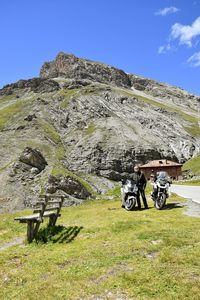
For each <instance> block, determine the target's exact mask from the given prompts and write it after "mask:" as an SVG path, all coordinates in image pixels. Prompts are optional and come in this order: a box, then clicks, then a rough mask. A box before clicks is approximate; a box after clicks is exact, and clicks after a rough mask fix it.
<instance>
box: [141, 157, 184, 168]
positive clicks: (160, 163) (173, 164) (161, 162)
mask: <svg viewBox="0 0 200 300" xmlns="http://www.w3.org/2000/svg"><path fill="white" fill-rule="evenodd" d="M178 166H182V164H178V163H176V162H174V161H171V160H167V159H160V160H152V161H150V162H148V163H147V164H145V165H142V166H140V168H155V167H178Z"/></svg>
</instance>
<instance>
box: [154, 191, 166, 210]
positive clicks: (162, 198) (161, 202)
mask: <svg viewBox="0 0 200 300" xmlns="http://www.w3.org/2000/svg"><path fill="white" fill-rule="evenodd" d="M165 202H166V195H165V194H164V193H162V194H160V195H158V197H157V198H156V200H155V202H154V206H155V208H156V209H158V210H160V209H162V208H163V207H164V206H165Z"/></svg>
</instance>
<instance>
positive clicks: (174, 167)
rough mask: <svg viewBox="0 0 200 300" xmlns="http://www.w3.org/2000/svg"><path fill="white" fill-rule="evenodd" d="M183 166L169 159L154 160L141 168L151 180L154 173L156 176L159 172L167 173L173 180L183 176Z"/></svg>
mask: <svg viewBox="0 0 200 300" xmlns="http://www.w3.org/2000/svg"><path fill="white" fill-rule="evenodd" d="M181 167H182V164H178V163H176V162H174V161H170V160H167V159H160V160H152V161H150V162H148V163H147V164H145V165H142V166H140V169H141V171H142V172H143V173H144V175H145V177H146V178H147V179H148V180H149V179H150V176H151V174H152V173H154V174H156V173H157V172H159V171H161V170H162V171H165V172H167V173H168V175H169V176H170V177H171V178H172V179H178V178H179V177H180V176H182V170H181Z"/></svg>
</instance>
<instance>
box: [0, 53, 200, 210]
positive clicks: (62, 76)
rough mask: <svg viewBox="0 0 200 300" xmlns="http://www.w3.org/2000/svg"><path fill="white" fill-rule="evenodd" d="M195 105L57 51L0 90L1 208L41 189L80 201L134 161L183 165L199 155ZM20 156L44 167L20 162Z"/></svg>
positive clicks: (28, 199) (27, 200)
mask: <svg viewBox="0 0 200 300" xmlns="http://www.w3.org/2000/svg"><path fill="white" fill-rule="evenodd" d="M199 102H200V97H198V96H195V95H193V94H190V93H188V92H186V91H184V90H182V89H180V88H177V87H174V86H170V85H168V84H164V83H159V82H156V81H154V80H151V79H147V78H143V77H141V76H136V75H134V74H127V73H126V72H124V71H122V70H118V69H116V68H114V67H111V66H108V65H105V64H102V63H98V62H94V61H90V60H85V59H80V58H77V57H75V56H74V55H70V54H65V53H59V54H58V55H57V57H56V59H55V60H54V61H52V62H47V63H44V65H43V66H42V68H41V71H40V76H39V77H38V78H33V79H29V80H19V81H18V82H16V83H13V84H9V85H6V86H5V87H3V88H2V89H1V90H0V140H1V148H0V183H1V191H0V203H1V205H2V207H3V208H4V209H8V210H10V209H11V208H12V209H16V208H17V209H19V208H23V207H24V206H30V205H31V204H32V202H34V199H35V198H36V196H37V194H39V193H41V192H44V191H46V190H48V189H50V190H51V191H56V190H59V189H61V190H63V191H65V192H66V191H69V194H70V195H71V196H72V197H74V198H76V199H77V198H81V199H82V198H87V197H88V196H91V195H95V194H98V193H103V192H106V191H107V190H108V189H110V188H112V187H113V186H114V183H113V180H114V181H117V180H119V179H120V178H121V176H122V174H124V173H130V172H131V171H132V169H133V165H134V164H136V163H146V162H147V161H149V160H152V159H160V158H167V159H172V160H175V161H179V162H184V161H186V160H187V159H189V158H191V157H193V156H195V155H196V154H198V153H199V152H200V150H199V141H200V129H199V124H198V121H199V120H198V117H199V116H198V106H199ZM27 149H29V150H27ZM30 149H31V150H30ZM24 151H25V152H26V151H29V152H30V151H31V153H32V154H33V155H34V157H36V158H34V159H36V160H38V159H39V161H40V159H41V157H43V158H44V161H45V162H46V163H44V161H43V165H42V166H43V167H42V168H41V169H40V168H39V167H38V165H35V163H34V164H33V163H31V162H32V161H35V160H32V158H31V159H28V161H24V160H23V161H22V160H20V157H22V156H23V154H24ZM37 151H39V152H37ZM38 153H40V154H38ZM35 162H36V161H35ZM71 186H73V187H74V188H71ZM78 186H79V187H78ZM77 191H79V192H77ZM74 198H73V199H74Z"/></svg>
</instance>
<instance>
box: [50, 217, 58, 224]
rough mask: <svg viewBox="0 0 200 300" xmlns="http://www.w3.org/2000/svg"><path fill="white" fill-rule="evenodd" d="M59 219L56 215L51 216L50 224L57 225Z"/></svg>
mask: <svg viewBox="0 0 200 300" xmlns="http://www.w3.org/2000/svg"><path fill="white" fill-rule="evenodd" d="M56 220H57V216H56V215H52V216H49V226H55V224H56Z"/></svg>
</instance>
